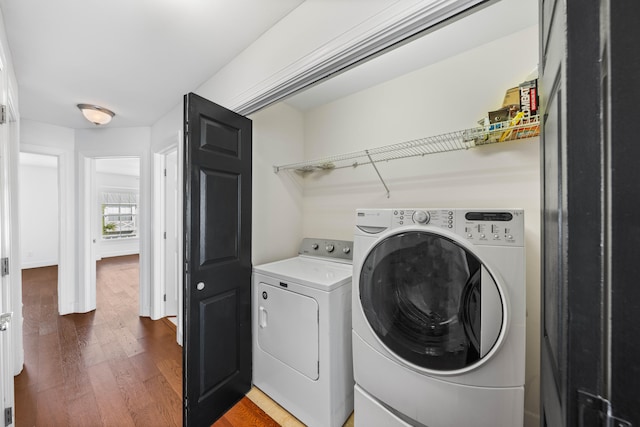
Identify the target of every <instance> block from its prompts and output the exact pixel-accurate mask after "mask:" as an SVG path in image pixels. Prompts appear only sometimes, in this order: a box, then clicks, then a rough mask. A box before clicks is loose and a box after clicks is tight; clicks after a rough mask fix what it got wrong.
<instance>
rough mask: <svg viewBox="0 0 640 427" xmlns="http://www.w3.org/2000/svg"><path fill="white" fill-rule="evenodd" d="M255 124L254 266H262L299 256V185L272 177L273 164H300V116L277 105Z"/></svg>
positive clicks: (283, 177)
mask: <svg viewBox="0 0 640 427" xmlns="http://www.w3.org/2000/svg"><path fill="white" fill-rule="evenodd" d="M251 119H252V121H253V180H252V182H253V192H252V197H253V200H252V203H253V220H252V233H253V236H252V239H251V244H252V254H251V258H252V262H253V264H254V265H258V264H263V263H266V262H270V261H275V260H278V259H283V258H289V257H291V256H295V255H296V254H297V253H298V245H299V244H300V239H301V236H302V182H301V181H299V180H297V179H296V178H295V177H291V176H287V175H285V174H279V175H276V174H275V173H274V172H273V168H272V165H274V164H276V163H278V162H285V163H295V162H299V161H301V160H302V159H303V149H304V144H303V139H304V129H303V116H302V114H301V113H300V112H299V111H297V110H295V109H293V108H291V107H289V106H288V105H285V104H283V103H280V104H277V105H275V106H273V107H270V108H267V109H265V110H263V111H261V112H259V113H256V114H254V115H253V116H252V117H251Z"/></svg>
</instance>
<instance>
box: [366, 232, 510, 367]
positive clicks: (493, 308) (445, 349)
mask: <svg viewBox="0 0 640 427" xmlns="http://www.w3.org/2000/svg"><path fill="white" fill-rule="evenodd" d="M359 290H360V302H361V304H362V308H363V310H364V314H365V316H366V318H367V321H368V322H369V324H370V325H371V327H372V328H373V331H374V332H375V333H376V335H377V336H378V338H379V339H380V340H381V341H382V343H383V344H384V345H385V346H387V348H388V349H389V350H391V351H392V352H393V353H395V354H396V355H397V356H399V357H400V358H402V359H404V360H406V361H408V362H410V363H412V364H414V365H417V366H419V367H422V368H425V369H430V370H437V371H454V370H459V369H464V368H467V367H470V366H472V365H474V364H476V363H479V362H480V360H481V359H482V357H484V356H485V355H486V354H487V353H488V352H489V351H490V349H491V348H492V347H493V346H494V345H495V343H496V342H497V340H498V337H499V335H500V331H501V329H502V325H503V323H504V319H503V317H504V309H503V302H502V299H501V296H500V292H499V290H498V287H497V285H496V283H495V280H494V279H493V277H491V275H490V274H489V272H488V270H487V269H486V268H485V267H484V266H483V265H482V262H481V261H480V260H479V259H478V258H477V257H476V256H475V255H474V254H473V253H471V252H469V251H467V250H466V249H465V248H463V247H462V246H460V245H459V244H457V243H456V242H455V241H453V240H451V239H448V238H446V237H443V236H441V235H439V234H435V233H430V232H426V231H410V232H405V233H401V234H395V235H392V236H390V237H387V238H385V239H383V240H382V241H381V242H380V243H378V244H377V245H376V246H375V247H374V248H373V249H372V250H371V251H370V252H369V254H368V256H367V257H366V259H365V260H364V264H363V266H362V270H361V272H360V284H359Z"/></svg>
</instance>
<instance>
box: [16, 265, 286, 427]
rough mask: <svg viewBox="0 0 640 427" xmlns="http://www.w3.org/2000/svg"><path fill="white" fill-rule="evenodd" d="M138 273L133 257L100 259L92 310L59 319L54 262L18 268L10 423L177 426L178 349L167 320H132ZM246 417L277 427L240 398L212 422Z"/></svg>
mask: <svg viewBox="0 0 640 427" xmlns="http://www.w3.org/2000/svg"><path fill="white" fill-rule="evenodd" d="M138 271H139V270H138V256H137V255H132V256H123V257H116V258H108V259H103V260H102V261H99V262H98V263H97V292H96V293H97V296H96V299H97V310H95V311H93V312H90V313H85V314H72V315H66V316H59V315H58V306H57V267H43V268H36V269H29V270H23V274H22V280H23V285H22V286H23V303H24V347H25V368H24V370H23V371H22V373H21V374H20V375H18V376H17V377H16V378H15V392H16V417H15V421H16V423H15V425H16V426H19V427H22V426H72V425H78V426H80V425H82V426H134V425H135V426H180V425H182V404H181V396H182V349H181V347H180V346H178V344H177V343H176V337H175V330H172V329H171V328H170V327H169V326H168V325H167V323H165V322H163V321H152V320H150V319H149V318H144V317H138V274H139V273H138ZM247 417H248V418H247ZM247 419H251V422H253V423H254V424H251V425H257V426H261V425H262V426H277V424H276V423H274V422H273V420H271V419H270V418H269V417H268V416H266V415H264V412H262V411H261V410H260V409H258V408H257V407H256V406H255V405H253V403H252V402H251V401H249V400H248V399H247V398H245V399H243V401H241V403H240V404H238V405H236V407H234V409H232V411H230V412H229V413H228V414H227V415H225V416H224V417H223V418H222V419H221V420H220V421H218V422H217V423H216V424H215V425H216V426H217V425H219V426H221V427H231V426H241V425H247V424H246V422H247V421H246V420H247Z"/></svg>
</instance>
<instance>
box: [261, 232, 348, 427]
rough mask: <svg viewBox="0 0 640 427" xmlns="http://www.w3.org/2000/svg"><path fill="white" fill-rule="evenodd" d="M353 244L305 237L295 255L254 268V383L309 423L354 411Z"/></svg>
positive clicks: (328, 425) (326, 424) (323, 424)
mask: <svg viewBox="0 0 640 427" xmlns="http://www.w3.org/2000/svg"><path fill="white" fill-rule="evenodd" d="M352 246H353V245H352V242H350V241H342V240H325V239H310V238H305V239H303V242H302V244H301V246H300V250H299V255H298V256H297V257H293V258H288V259H285V260H282V261H276V262H272V263H268V264H263V265H259V266H256V267H254V269H253V285H252V286H253V290H252V310H253V315H252V319H253V320H252V322H253V325H252V330H253V383H254V385H255V386H256V387H258V388H259V389H261V390H262V391H263V392H265V393H266V394H267V395H268V396H270V397H271V398H272V399H273V400H275V401H276V402H278V403H279V404H280V405H281V406H282V407H284V408H285V409H286V410H287V411H289V412H290V413H291V414H293V415H294V416H295V417H296V418H298V419H299V420H300V421H302V422H303V423H305V424H306V425H308V426H310V427H312V426H318V427H338V426H342V425H343V423H344V422H345V420H346V419H347V418H348V417H349V415H350V414H351V412H353V391H354V380H353V365H352V353H351V348H352V347H351V276H352V265H351V260H352V255H353V254H352Z"/></svg>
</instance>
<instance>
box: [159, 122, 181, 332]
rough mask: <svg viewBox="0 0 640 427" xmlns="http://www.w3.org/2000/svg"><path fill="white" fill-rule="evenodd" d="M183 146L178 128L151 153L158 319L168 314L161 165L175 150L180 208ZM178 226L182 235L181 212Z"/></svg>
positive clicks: (177, 329)
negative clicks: (165, 298)
mask: <svg viewBox="0 0 640 427" xmlns="http://www.w3.org/2000/svg"><path fill="white" fill-rule="evenodd" d="M180 147H182V132H178V133H177V134H176V136H175V137H171V138H169V139H167V140H166V141H165V143H164V144H163V145H162V148H161V149H159V150H157V151H155V152H154V153H153V196H154V197H153V200H154V202H153V230H155V232H154V236H153V253H154V264H153V280H152V283H153V286H152V287H153V291H152V295H153V300H152V313H151V318H152V319H160V318H162V317H165V316H166V315H167V311H166V305H165V303H164V299H163V295H164V293H165V292H167V289H166V280H165V271H166V270H165V263H166V257H165V249H166V247H165V240H164V236H163V233H164V230H166V227H165V224H166V216H165V205H166V203H165V184H164V168H165V165H166V156H167V154H169V153H170V152H172V151H177V153H178V170H177V174H178V176H177V187H178V188H177V189H178V191H177V199H178V200H177V211H178V212H179V213H180V212H182V197H183V194H182V193H183V189H182V180H183V176H182V170H183V165H182V161H183V153H182V150H181V149H180ZM176 219H177V230H176V233H177V235H178V236H182V219H183V218H182V215H180V214H178V217H177V218H176ZM182 250H183V248H182V244H181V240H179V242H178V264H177V275H178V315H177V318H176V320H177V323H178V324H177V327H176V341H177V342H178V343H179V344H181V345H182V309H183V307H182V271H183V269H182V267H183V264H182V262H181V260H182V259H183V252H182Z"/></svg>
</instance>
